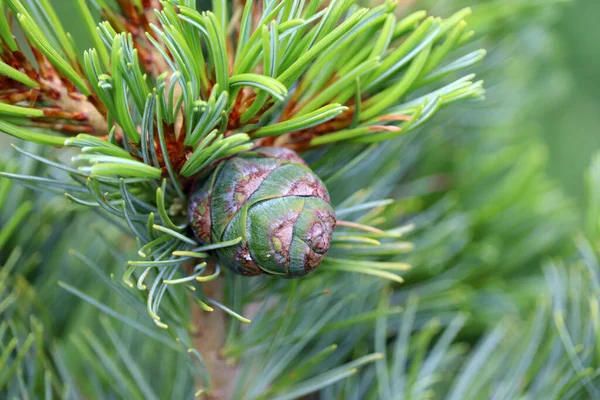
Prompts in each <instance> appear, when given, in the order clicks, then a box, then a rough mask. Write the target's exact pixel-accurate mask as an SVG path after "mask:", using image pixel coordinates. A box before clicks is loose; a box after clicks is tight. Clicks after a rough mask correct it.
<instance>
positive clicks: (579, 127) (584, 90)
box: [536, 0, 600, 204]
mask: <svg viewBox="0 0 600 400" xmlns="http://www.w3.org/2000/svg"><path fill="white" fill-rule="evenodd" d="M562 10H563V11H562V13H561V14H560V16H559V18H558V19H557V21H556V23H555V24H554V25H553V27H552V28H553V32H554V34H555V35H556V42H555V43H551V44H552V45H554V46H556V47H557V48H558V51H557V54H558V55H559V56H560V58H559V59H557V63H559V64H560V66H561V67H564V71H565V73H566V74H568V79H569V86H568V90H566V91H565V92H564V93H561V96H560V97H558V99H557V101H556V102H555V104H554V106H553V107H551V108H548V109H544V110H540V114H539V115H538V116H536V118H539V121H540V124H541V126H542V128H543V131H544V137H545V138H546V139H547V142H548V146H549V149H550V157H551V158H550V162H549V165H548V168H549V170H550V173H551V174H552V175H553V176H555V177H556V178H558V179H560V182H561V183H562V185H563V186H564V188H565V191H566V192H567V193H568V194H569V195H571V196H573V197H574V198H576V199H577V200H578V202H579V204H581V202H582V199H583V195H584V190H583V180H582V174H583V171H584V170H585V168H587V166H588V165H589V163H590V157H591V156H592V154H594V153H595V152H596V151H598V149H600V134H599V133H600V132H599V127H600V76H599V75H600V46H599V45H598V40H599V39H600V24H598V16H599V15H600V2H599V1H596V0H576V1H573V2H571V3H570V4H568V5H567V6H566V7H563V9H562ZM550 67H554V66H550Z"/></svg>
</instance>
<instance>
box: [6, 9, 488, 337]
mask: <svg viewBox="0 0 600 400" xmlns="http://www.w3.org/2000/svg"><path fill="white" fill-rule="evenodd" d="M353 3H354V2H352V1H336V2H332V3H330V4H328V3H323V4H322V2H319V1H315V2H311V3H309V4H307V5H305V4H303V3H300V2H297V1H283V2H266V3H264V4H262V5H253V4H254V3H253V2H246V3H245V6H244V7H243V8H242V7H241V6H240V7H238V8H235V9H234V10H231V12H230V11H229V10H228V7H227V5H226V4H225V3H222V2H215V3H214V4H213V7H212V12H204V13H200V12H198V11H196V10H195V7H194V6H193V4H192V3H190V2H186V1H181V2H179V3H177V2H163V3H161V4H160V5H155V4H153V3H152V2H143V3H140V4H136V5H134V6H133V7H131V6H126V5H124V4H121V10H120V11H121V14H122V15H121V16H120V17H119V16H118V14H116V12H115V11H113V10H112V9H110V8H106V7H107V6H106V5H103V4H99V6H100V8H101V11H102V13H103V15H107V16H109V17H108V22H103V23H101V24H100V25H99V27H98V29H97V31H98V32H97V42H98V43H97V44H98V47H97V48H96V49H92V50H89V51H87V52H86V53H85V54H84V56H83V57H82V58H78V57H77V56H76V55H75V52H74V49H73V45H72V42H71V41H69V40H66V39H68V36H69V35H68V34H67V33H65V32H64V29H63V28H62V27H53V28H50V26H49V25H48V24H44V21H38V20H39V18H36V15H40V14H44V15H47V16H48V18H50V19H52V16H53V15H55V13H54V11H53V10H52V8H51V6H50V4H49V3H47V2H44V3H41V4H38V3H36V2H30V3H27V2H24V3H21V2H20V1H18V0H14V1H13V0H11V1H9V2H8V6H9V8H8V10H9V11H12V12H13V13H14V14H15V16H16V17H17V20H18V21H19V23H20V27H21V29H22V30H23V32H24V34H25V36H26V37H27V39H28V41H29V43H30V44H31V47H32V49H33V51H34V56H36V61H37V64H38V69H37V70H36V69H35V67H34V66H33V65H32V64H31V63H30V62H29V61H28V60H26V59H23V57H22V52H21V48H20V46H19V44H18V43H17V42H16V41H15V40H14V39H13V38H12V36H11V35H10V29H9V28H10V27H9V24H8V22H6V23H3V24H4V25H3V28H2V30H3V32H5V34H4V36H3V40H4V42H5V45H4V47H5V51H4V56H3V57H4V58H3V59H4V64H3V65H4V67H3V69H4V71H5V72H4V74H5V75H6V77H7V79H6V80H5V81H6V83H7V89H8V90H14V91H16V92H17V93H19V95H17V96H15V97H14V98H11V97H9V98H8V99H7V100H8V101H7V102H6V103H5V104H4V105H3V109H4V115H6V116H7V117H8V119H7V120H6V121H5V122H4V123H3V124H4V125H3V126H2V127H1V128H2V130H3V131H4V132H6V133H8V134H10V135H13V136H16V137H19V138H22V139H25V140H32V141H36V142H39V143H44V144H51V145H65V146H72V147H78V148H80V149H81V150H82V153H81V154H78V155H75V156H74V157H73V162H74V163H75V166H69V165H64V164H63V165H57V164H56V163H54V162H52V161H49V160H42V161H43V162H46V163H48V164H50V165H52V166H53V167H56V168H59V169H62V170H63V171H66V172H68V173H69V176H70V178H71V179H69V180H67V181H64V180H55V179H50V180H48V179H41V180H40V178H38V177H31V176H14V175H12V176H11V177H12V178H13V179H18V180H21V181H24V182H25V183H27V184H29V185H40V184H42V185H44V186H50V187H53V188H54V189H55V190H58V191H61V192H66V193H67V194H66V195H67V196H68V198H69V199H71V200H72V201H74V202H75V203H78V204H81V205H86V206H91V207H100V208H102V209H103V210H104V211H106V212H107V213H108V214H111V215H112V217H113V218H114V217H116V219H117V220H118V221H119V222H120V223H124V222H126V223H127V225H129V227H130V229H131V230H132V232H133V233H134V234H135V236H136V237H137V238H138V240H139V244H138V247H139V251H138V254H139V255H140V256H141V257H142V258H143V260H141V261H139V260H132V261H130V262H129V265H130V267H129V269H128V270H127V271H126V273H125V276H124V280H125V282H126V283H127V284H128V285H129V286H131V287H133V286H134V280H135V279H137V281H138V282H137V287H138V288H145V287H146V286H147V287H148V297H147V303H148V312H149V313H150V315H151V316H152V318H153V320H154V321H155V322H156V324H157V325H159V326H161V327H163V328H166V327H167V325H166V324H165V323H164V322H161V317H160V316H159V311H158V308H159V304H160V302H161V300H162V296H163V295H164V293H165V292H166V290H167V287H168V285H173V284H182V285H185V284H186V283H189V282H191V281H194V280H200V281H206V280H211V279H213V278H215V277H216V276H218V274H219V273H220V270H219V269H218V268H217V271H216V272H215V273H214V274H212V275H205V276H201V275H202V274H203V273H204V272H205V271H206V269H207V265H206V264H205V263H203V262H202V260H203V259H205V258H206V257H207V256H208V254H207V253H206V252H207V251H210V250H215V249H216V248H220V247H227V246H231V245H234V244H236V243H237V242H236V241H235V240H233V241H225V242H222V243H213V244H211V245H209V246H198V245H197V244H196V243H195V241H194V240H192V239H189V238H188V236H189V235H187V234H186V225H187V224H186V221H185V218H184V215H183V210H185V206H184V205H185V202H186V193H185V192H186V188H189V186H190V184H191V181H190V178H191V177H194V176H196V175H198V173H201V172H202V171H203V170H205V169H206V167H208V166H210V165H211V164H212V163H214V162H215V161H218V160H219V159H222V158H224V157H228V156H231V155H233V154H236V153H239V152H241V151H244V150H248V149H250V148H252V147H254V146H255V145H256V143H261V144H264V143H267V144H276V145H280V146H288V147H291V148H294V149H297V150H304V149H309V148H312V147H316V146H322V145H325V144H332V143H338V142H354V143H364V144H369V143H377V142H380V141H382V140H386V139H390V138H393V137H395V136H398V135H399V134H401V133H406V132H408V131H410V130H411V129H414V128H416V127H418V126H419V125H421V124H422V123H424V122H425V121H426V120H428V119H429V118H430V117H431V116H432V115H433V114H434V113H435V112H436V111H437V110H438V109H439V108H440V107H442V106H444V105H447V104H450V103H453V102H456V101H458V100H463V99H472V98H479V97H481V95H482V89H481V82H472V81H471V79H472V78H473V75H471V74H468V75H465V76H464V77H462V78H459V79H458V80H455V81H453V82H451V83H449V84H447V85H443V84H442V83H441V82H440V80H442V79H443V78H445V77H446V76H447V75H449V74H453V73H455V72H457V71H461V70H464V69H466V68H469V67H470V66H471V65H472V64H474V63H476V62H477V61H478V60H480V59H481V57H482V56H483V54H484V53H483V51H481V50H476V51H474V52H470V53H468V54H466V55H464V56H461V57H455V59H454V60H452V61H447V60H446V58H447V56H448V54H449V53H450V52H451V51H452V50H455V49H456V48H460V47H462V46H463V45H464V44H465V43H466V42H467V41H468V40H469V38H470V37H471V36H472V32H471V31H467V30H466V24H465V23H464V22H463V18H464V17H466V16H467V15H468V14H469V10H468V9H465V10H461V11H459V12H458V13H456V14H454V15H452V16H451V17H449V18H447V19H444V20H442V19H440V18H434V17H429V18H426V14H425V13H424V12H417V13H414V14H411V15H409V16H407V17H405V18H403V19H399V20H397V18H396V17H395V15H394V14H393V11H394V3H385V4H383V5H380V6H378V7H374V8H372V9H361V8H359V7H357V6H355V5H354V4H353ZM77 4H78V5H79V7H80V9H81V12H82V15H84V16H86V18H85V21H86V23H87V22H89V23H91V17H90V15H91V14H90V10H89V9H88V7H87V5H86V4H85V3H83V2H78V3H77ZM154 6H157V9H155V10H153V7H154ZM230 14H231V15H230ZM10 15H11V14H10V12H9V13H8V14H6V16H5V17H4V20H5V21H8V20H9V18H8V16H10ZM123 19H125V21H129V24H127V23H123V21H122V20H123ZM37 22H39V24H38V23H37ZM46 22H47V21H46ZM54 22H57V21H54ZM89 29H90V30H94V27H93V26H89ZM53 39H54V40H53ZM62 39H65V40H62ZM370 41H376V42H377V43H376V45H375V47H374V48H370V47H368V46H365V43H367V42H370ZM350 56H352V57H351V58H350ZM148 65H150V67H148ZM159 65H162V66H163V67H164V68H163V69H164V71H162V70H161V71H160V73H158V71H156V69H157V68H158V66H159ZM153 72H154V74H153ZM152 77H153V79H152ZM34 82H35V83H34ZM423 87H427V88H429V90H422V89H421V88H423ZM11 95H12V93H11ZM23 96H25V97H23ZM27 96H30V97H27ZM26 100H29V101H30V103H31V104H30V105H33V107H26V106H24V105H23V101H26ZM13 103H15V104H13ZM75 109H77V110H83V113H81V112H80V113H77V112H75V111H74V110H75ZM69 113H70V114H69ZM53 118H57V119H58V120H59V122H57V123H53V122H49V121H48V119H50V120H52V119H53ZM40 121H41V122H40ZM67 122H68V123H67ZM40 123H42V124H43V127H46V128H50V129H53V130H55V131H65V128H66V131H67V132H71V131H72V132H78V131H80V130H82V129H84V131H87V132H88V133H84V134H80V135H78V136H75V137H73V138H67V139H63V138H62V137H60V136H56V135H50V134H49V133H45V132H40V131H34V130H30V129H25V128H29V127H32V128H35V127H42V126H40V125H39V124H40ZM102 136H104V137H102ZM349 159H350V158H349V157H347V158H346V159H345V160H344V163H348V160H349ZM358 202H360V200H357V199H355V198H352V197H349V198H346V199H343V202H340V203H338V205H339V207H338V209H337V213H338V214H339V215H344V214H346V213H349V212H353V210H354V209H355V208H356V207H358V210H367V209H368V208H374V207H381V206H383V205H385V204H386V203H387V201H380V202H377V201H376V202H371V203H368V202H366V203H364V204H356V203H358ZM353 226H354V227H356V226H358V227H359V228H360V227H362V225H356V223H354V224H353ZM399 229H400V231H399V232H401V231H402V229H403V228H399ZM338 234H339V236H338V237H337V238H336V239H335V240H334V246H337V247H338V248H340V249H346V248H347V247H348V246H350V247H351V246H352V245H351V244H352V243H358V244H359V247H369V245H370V247H373V245H379V244H380V243H381V242H380V240H379V239H383V240H384V241H388V242H390V243H389V244H388V246H387V248H388V252H389V249H390V248H393V247H394V246H398V245H397V244H395V243H394V238H397V237H399V233H398V231H394V230H391V231H387V232H384V231H382V230H380V229H370V231H369V230H367V231H365V230H364V229H362V230H359V231H358V233H356V232H347V233H346V232H343V231H342V230H341V231H340V232H338ZM399 246H400V247H401V248H403V247H402V246H403V245H402V244H400V245H399ZM360 251H362V252H363V253H365V254H367V255H368V253H369V250H368V249H366V250H365V249H362V250H360ZM377 251H380V250H376V252H375V253H374V254H378V253H377ZM335 254H336V253H333V255H334V256H335ZM342 254H349V255H351V254H352V250H350V251H344V252H342ZM338 258H339V257H338ZM194 260H198V261H197V262H196V266H195V267H193V269H192V271H191V272H190V273H189V274H186V276H181V272H182V271H181V268H180V266H181V265H182V264H183V263H185V262H193V261H194ZM327 265H328V268H330V269H334V270H340V269H342V270H346V271H348V270H349V271H351V272H362V273H365V274H371V275H377V276H382V277H387V278H390V279H393V280H396V281H400V280H401V278H399V277H398V276H396V275H395V274H393V273H391V272H390V271H394V270H397V269H398V268H403V265H400V266H399V265H397V264H371V265H364V263H363V264H361V263H357V262H355V261H354V260H350V259H347V258H344V259H337V260H336V259H335V258H334V257H330V258H329V261H328V263H327ZM138 271H141V272H138ZM152 278H154V279H153V281H152V283H149V284H146V283H145V282H146V279H152ZM199 301H201V302H203V303H206V302H209V303H210V302H213V305H217V306H218V307H221V308H223V309H225V310H227V311H228V312H229V311H230V310H229V309H227V308H226V307H224V306H223V305H222V304H220V303H219V302H218V301H216V300H215V299H206V298H205V299H199ZM232 315H235V314H232Z"/></svg>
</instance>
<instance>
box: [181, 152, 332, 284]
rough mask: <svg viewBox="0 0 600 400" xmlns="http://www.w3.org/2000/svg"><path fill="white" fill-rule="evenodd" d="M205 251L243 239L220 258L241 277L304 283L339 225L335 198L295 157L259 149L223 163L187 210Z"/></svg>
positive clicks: (220, 252) (219, 254)
mask: <svg viewBox="0 0 600 400" xmlns="http://www.w3.org/2000/svg"><path fill="white" fill-rule="evenodd" d="M188 216H189V221H190V226H191V228H192V230H193V231H194V234H195V236H196V239H197V240H198V242H199V243H201V244H209V243H215V242H223V241H227V240H233V239H236V238H238V237H241V238H242V241H241V242H240V243H239V244H237V245H235V246H231V247H226V248H223V249H219V250H217V251H216V254H217V257H218V258H219V260H220V262H221V263H222V264H224V265H226V266H228V267H229V268H231V269H232V270H233V271H235V272H237V273H239V274H243V275H258V274H263V273H266V274H274V275H283V276H286V277H290V278H294V277H300V276H303V275H306V274H307V273H309V272H310V271H312V270H313V269H315V267H316V266H317V265H319V263H320V262H321V260H322V259H323V256H324V255H325V253H326V252H327V250H328V249H329V243H330V241H331V235H332V233H333V229H334V227H335V224H336V219H335V214H334V211H333V209H332V207H331V204H330V199H329V194H328V193H327V189H326V188H325V185H324V184H323V182H321V180H320V179H319V178H318V177H317V176H316V175H315V174H314V173H313V172H312V171H311V170H310V169H309V168H308V166H306V164H305V163H304V161H303V160H302V158H300V156H298V155H297V154H296V153H295V152H293V151H291V150H288V149H285V148H279V147H260V148H257V149H255V150H253V151H251V152H246V153H242V154H239V155H237V156H236V157H233V158H231V159H229V160H226V161H224V162H221V163H220V164H219V165H218V166H217V168H216V169H215V170H214V171H213V172H212V173H211V174H210V176H209V177H208V178H207V179H205V180H203V181H202V182H199V183H197V184H196V187H195V188H194V189H193V190H192V194H191V196H190V201H189V206H188Z"/></svg>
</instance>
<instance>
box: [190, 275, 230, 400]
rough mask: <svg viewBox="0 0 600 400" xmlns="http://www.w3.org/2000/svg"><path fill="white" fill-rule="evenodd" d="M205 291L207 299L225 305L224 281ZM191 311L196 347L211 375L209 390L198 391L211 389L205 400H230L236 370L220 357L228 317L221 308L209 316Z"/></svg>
mask: <svg viewBox="0 0 600 400" xmlns="http://www.w3.org/2000/svg"><path fill="white" fill-rule="evenodd" d="M202 289H203V290H204V293H205V295H206V296H207V297H210V298H212V299H214V300H216V301H218V302H222V301H223V297H224V281H223V279H222V278H217V279H215V280H214V281H210V282H204V283H203V284H202ZM192 307H193V308H192V321H193V323H194V326H195V327H196V328H197V332H196V335H195V336H194V347H195V348H196V350H198V352H200V354H201V355H202V358H203V359H204V362H205V363H206V367H207V368H208V373H209V375H210V388H203V387H199V388H198V389H210V391H209V392H208V393H206V394H205V395H204V397H202V398H204V399H206V400H231V399H232V396H233V390H234V386H233V382H234V379H235V375H236V372H237V366H236V365H235V364H230V363H228V362H227V360H225V359H224V358H223V357H222V356H221V350H222V349H223V346H224V345H225V340H226V338H227V316H226V315H225V313H224V312H223V311H222V310H220V309H218V308H215V310H214V311H212V312H207V311H204V310H202V309H201V308H200V307H198V305H197V304H195V303H194V304H193V305H192Z"/></svg>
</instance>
